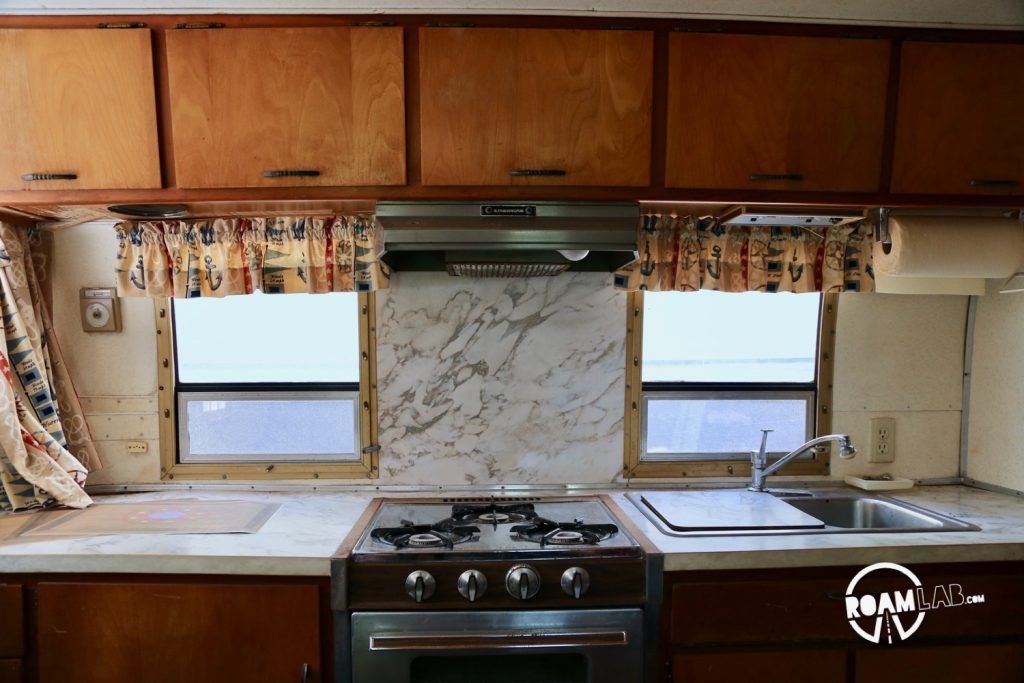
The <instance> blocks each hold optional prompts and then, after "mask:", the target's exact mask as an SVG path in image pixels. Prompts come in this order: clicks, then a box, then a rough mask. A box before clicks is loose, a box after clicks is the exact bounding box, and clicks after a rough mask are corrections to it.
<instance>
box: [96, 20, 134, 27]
mask: <svg viewBox="0 0 1024 683" xmlns="http://www.w3.org/2000/svg"><path fill="white" fill-rule="evenodd" d="M96 28H146V24H145V23H143V22H141V21H109V22H103V23H100V24H96Z"/></svg>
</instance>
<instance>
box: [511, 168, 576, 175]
mask: <svg viewBox="0 0 1024 683" xmlns="http://www.w3.org/2000/svg"><path fill="white" fill-rule="evenodd" d="M508 174H509V175H515V176H527V175H541V176H563V175H566V173H565V169H561V168H513V169H512V170H511V171H509V172H508Z"/></svg>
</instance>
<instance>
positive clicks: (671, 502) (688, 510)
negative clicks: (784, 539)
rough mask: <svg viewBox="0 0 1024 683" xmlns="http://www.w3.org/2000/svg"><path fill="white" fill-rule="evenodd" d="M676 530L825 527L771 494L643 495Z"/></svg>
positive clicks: (684, 493)
mask: <svg viewBox="0 0 1024 683" xmlns="http://www.w3.org/2000/svg"><path fill="white" fill-rule="evenodd" d="M640 500H641V501H643V503H644V505H646V506H647V507H648V508H649V509H650V510H651V512H653V513H654V514H655V515H657V516H658V518H659V519H661V521H662V522H664V523H665V525H666V526H668V527H669V528H670V529H672V530H673V531H738V530H743V529H824V528H825V524H824V523H823V522H822V521H821V520H819V519H816V518H814V517H811V516H810V515H808V514H807V513H804V512H801V511H800V510H797V509H796V508H795V507H793V506H792V505H789V504H788V503H785V502H783V501H781V500H779V499H778V498H776V497H775V496H773V495H771V494H770V493H759V492H756V491H732V490H729V491H660V492H656V493H645V494H643V495H642V496H640Z"/></svg>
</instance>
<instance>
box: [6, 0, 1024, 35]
mask: <svg viewBox="0 0 1024 683" xmlns="http://www.w3.org/2000/svg"><path fill="white" fill-rule="evenodd" d="M211 12H230V13H274V14H375V13H391V14H456V13H457V14H520V13H521V14H547V15H582V16H631V17H671V18H677V19H755V20H761V21H787V22H804V23H819V22H822V23H842V24H878V25H890V26H892V25H895V26H906V25H914V26H935V27H947V28H993V29H1006V30H1014V29H1016V30H1021V29H1024V0H295V1H291V2H289V1H288V0H185V1H184V2H183V1H181V0H0V14H118V13H139V14H163V13H173V14H199V13H211Z"/></svg>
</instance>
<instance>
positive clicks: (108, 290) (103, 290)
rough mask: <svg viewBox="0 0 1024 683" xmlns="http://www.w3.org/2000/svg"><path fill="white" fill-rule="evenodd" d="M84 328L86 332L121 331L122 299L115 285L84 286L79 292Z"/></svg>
mask: <svg viewBox="0 0 1024 683" xmlns="http://www.w3.org/2000/svg"><path fill="white" fill-rule="evenodd" d="M79 301H80V307H81V311H82V329H83V330H85V331H86V332H120V331H121V300H120V299H118V298H117V290H115V289H114V288H113V287H83V288H82V290H81V292H80V293H79Z"/></svg>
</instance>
